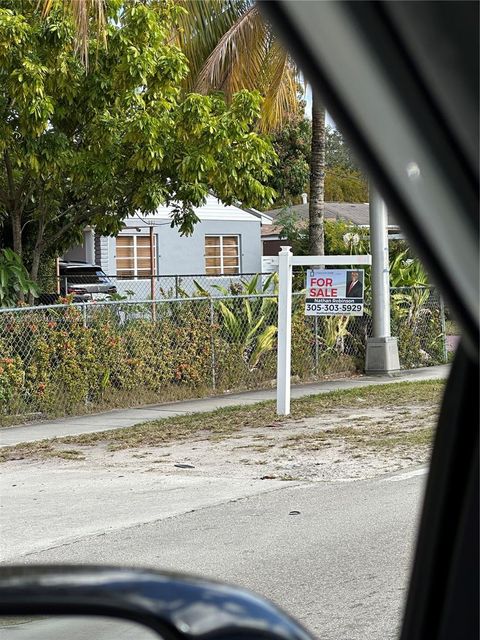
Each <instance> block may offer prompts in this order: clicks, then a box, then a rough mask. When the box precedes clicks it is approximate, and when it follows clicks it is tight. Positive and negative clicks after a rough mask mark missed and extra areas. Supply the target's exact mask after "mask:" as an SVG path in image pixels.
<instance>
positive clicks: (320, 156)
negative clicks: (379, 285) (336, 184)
mask: <svg viewBox="0 0 480 640" xmlns="http://www.w3.org/2000/svg"><path fill="white" fill-rule="evenodd" d="M324 195H325V109H324V107H323V106H322V105H321V103H320V101H319V98H318V96H317V94H316V92H315V91H314V90H313V91H312V156H311V160H310V203H309V208H308V209H309V226H308V238H309V243H308V245H309V251H310V254H311V255H320V256H321V255H324V250H325V243H324V232H323V218H324V212H325V200H324Z"/></svg>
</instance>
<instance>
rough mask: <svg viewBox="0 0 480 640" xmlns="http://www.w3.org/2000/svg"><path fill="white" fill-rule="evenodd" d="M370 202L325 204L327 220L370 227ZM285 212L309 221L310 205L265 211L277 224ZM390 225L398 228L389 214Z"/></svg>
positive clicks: (297, 205)
mask: <svg viewBox="0 0 480 640" xmlns="http://www.w3.org/2000/svg"><path fill="white" fill-rule="evenodd" d="M368 206H369V205H368V202H325V218H326V219H327V220H348V221H349V222H353V224H356V225H359V226H360V225H370V218H369V211H368ZM284 211H292V212H293V213H296V215H297V216H298V217H299V218H300V219H304V220H308V204H294V205H292V206H291V207H283V208H281V209H272V210H271V211H265V213H266V214H267V215H269V216H272V218H273V222H274V223H275V220H276V218H277V217H278V216H279V214H281V213H282V212H284ZM388 224H389V225H392V226H397V223H396V222H395V220H394V219H393V216H392V215H391V214H390V213H389V214H388Z"/></svg>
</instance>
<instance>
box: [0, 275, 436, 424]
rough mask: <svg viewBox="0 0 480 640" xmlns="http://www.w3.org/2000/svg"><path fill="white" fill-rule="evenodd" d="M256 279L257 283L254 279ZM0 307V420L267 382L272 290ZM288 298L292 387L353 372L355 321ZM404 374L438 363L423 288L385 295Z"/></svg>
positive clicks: (298, 296) (363, 331)
mask: <svg viewBox="0 0 480 640" xmlns="http://www.w3.org/2000/svg"><path fill="white" fill-rule="evenodd" d="M257 284H258V282H257ZM264 287H265V288H266V292H264V293H262V294H260V293H256V294H255V295H248V294H241V293H237V294H232V295H228V296H222V297H213V296H205V295H202V296H195V297H194V296H191V297H180V298H170V299H164V300H158V301H146V302H135V301H131V300H130V301H119V302H116V301H108V302H97V303H82V304H68V305H51V306H37V307H29V308H18V309H10V310H9V309H0V423H2V424H11V423H13V422H15V421H18V420H24V419H35V418H40V417H46V416H54V415H75V414H81V413H88V412H95V411H100V410H105V409H109V408H114V407H128V406H139V405H142V404H148V403H158V402H164V401H169V400H179V399H183V398H188V397H199V396H202V395H208V394H212V393H220V392H227V391H238V390H241V389H253V388H260V387H268V386H272V387H274V386H275V379H276V358H277V327H276V325H277V311H278V298H277V295H276V294H275V293H271V292H270V287H271V281H266V282H264ZM304 306H305V297H304V294H303V293H301V292H296V293H295V294H294V296H293V305H292V307H293V308H292V313H293V318H292V380H293V381H294V382H295V381H309V380H315V379H319V378H323V377H328V376H339V375H348V374H352V373H354V372H358V371H361V370H362V369H363V367H364V363H365V346H366V340H367V338H368V337H369V336H370V335H371V333H372V321H371V305H370V303H369V301H368V300H367V301H366V304H365V314H364V315H363V316H362V317H354V316H329V317H306V316H305V315H304ZM392 335H397V336H398V340H399V352H400V361H401V366H402V367H403V368H411V367H418V366H427V365H433V364H438V363H442V362H445V361H446V358H447V353H446V342H445V331H444V312H443V305H442V303H441V300H440V298H439V296H438V294H437V293H436V291H435V290H433V289H426V288H423V289H398V290H392Z"/></svg>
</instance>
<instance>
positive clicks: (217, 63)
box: [177, 0, 325, 254]
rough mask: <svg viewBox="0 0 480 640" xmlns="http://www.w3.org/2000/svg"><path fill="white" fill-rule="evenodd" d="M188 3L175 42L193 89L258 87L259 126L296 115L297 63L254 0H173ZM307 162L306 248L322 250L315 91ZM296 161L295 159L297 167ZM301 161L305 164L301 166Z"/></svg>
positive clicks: (272, 127) (321, 145)
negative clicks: (260, 100)
mask: <svg viewBox="0 0 480 640" xmlns="http://www.w3.org/2000/svg"><path fill="white" fill-rule="evenodd" d="M177 2H179V3H180V4H181V5H184V6H186V7H187V9H188V12H187V13H186V14H185V16H184V20H183V23H182V24H181V31H180V32H179V40H178V42H179V44H180V45H181V46H182V48H183V50H184V51H185V52H186V54H187V57H188V58H189V59H190V60H193V61H195V64H194V65H193V67H192V74H191V79H190V82H191V83H192V86H194V87H195V89H196V90H199V91H202V92H206V93H208V92H209V91H222V92H223V93H224V94H225V95H226V96H227V97H230V96H232V95H234V94H235V92H236V91H238V90H239V89H250V90H252V89H257V90H259V91H260V92H261V94H262V96H264V98H265V99H264V105H263V117H262V119H261V121H260V127H261V129H262V130H264V131H276V130H278V129H280V128H281V127H282V126H284V125H285V123H286V122H288V120H289V119H290V118H291V117H292V116H295V115H298V112H299V105H298V99H297V91H298V82H297V75H298V69H297V67H296V65H295V64H294V62H293V60H292V59H291V58H290V56H289V54H288V52H287V51H286V50H285V49H284V48H283V46H282V44H281V43H280V41H279V40H278V38H277V37H276V35H275V33H274V32H273V30H272V28H271V25H270V24H268V22H266V21H265V20H264V19H263V17H262V15H261V13H260V11H259V9H258V7H257V5H256V4H255V3H254V1H253V0H208V1H206V0H200V1H198V2H189V0H177ZM312 131H313V135H312V136H311V158H312V162H311V163H310V182H309V190H310V202H309V210H310V211H309V213H310V230H309V239H310V240H309V241H310V250H311V251H312V252H313V253H319V254H321V253H323V218H324V175H325V172H324V156H325V109H324V108H323V106H322V104H321V103H320V100H319V97H318V95H317V94H316V93H315V92H314V93H313V107H312ZM298 166H299V165H297V168H298ZM304 169H305V167H303V170H304Z"/></svg>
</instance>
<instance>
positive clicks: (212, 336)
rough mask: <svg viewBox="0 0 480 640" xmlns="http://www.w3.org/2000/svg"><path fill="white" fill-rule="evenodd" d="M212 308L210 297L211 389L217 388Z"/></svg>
mask: <svg viewBox="0 0 480 640" xmlns="http://www.w3.org/2000/svg"><path fill="white" fill-rule="evenodd" d="M214 320H215V315H214V309H213V300H212V298H210V350H211V352H212V389H213V390H214V391H215V390H216V388H217V378H216V374H215V367H216V363H215V338H214V335H213V326H214Z"/></svg>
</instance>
